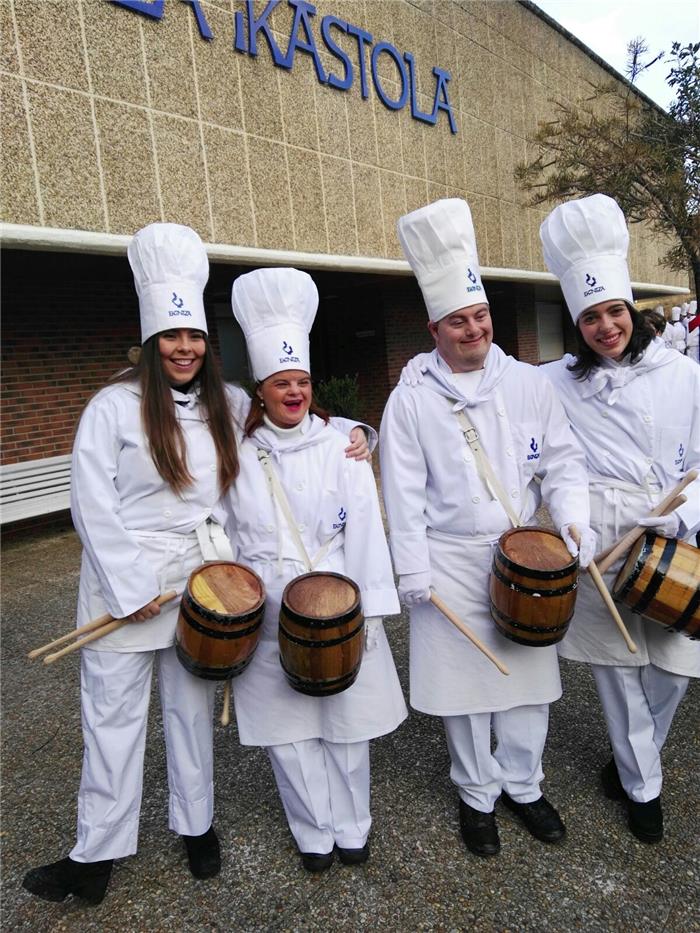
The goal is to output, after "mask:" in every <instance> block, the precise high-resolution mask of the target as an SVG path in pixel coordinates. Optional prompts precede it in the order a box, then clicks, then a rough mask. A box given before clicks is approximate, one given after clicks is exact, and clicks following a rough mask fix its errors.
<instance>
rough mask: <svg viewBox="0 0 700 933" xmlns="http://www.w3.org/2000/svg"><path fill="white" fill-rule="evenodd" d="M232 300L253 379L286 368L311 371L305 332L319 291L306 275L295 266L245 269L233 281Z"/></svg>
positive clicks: (314, 308) (311, 321) (316, 306)
mask: <svg viewBox="0 0 700 933" xmlns="http://www.w3.org/2000/svg"><path fill="white" fill-rule="evenodd" d="M231 304H232V306H233V313H234V315H235V317H236V320H237V321H238V323H239V324H240V325H241V327H242V329H243V334H244V335H245V339H246V343H247V345H248V356H249V357H250V364H251V368H252V370H253V378H254V379H255V380H256V381H257V382H262V380H263V379H267V377H268V376H271V375H272V374H273V373H278V372H281V371H282V370H285V369H301V370H303V371H304V372H307V373H309V372H311V362H310V354H309V331H310V330H311V325H312V324H313V322H314V318H315V317H316V311H317V309H318V290H317V288H316V285H315V284H314V280H313V279H312V278H311V276H310V275H307V274H306V272H300V271H299V269H256V270H255V271H254V272H247V273H246V274H245V275H240V276H239V277H238V278H237V279H236V280H235V282H234V283H233V290H232V292H231Z"/></svg>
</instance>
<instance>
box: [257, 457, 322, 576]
mask: <svg viewBox="0 0 700 933" xmlns="http://www.w3.org/2000/svg"><path fill="white" fill-rule="evenodd" d="M258 460H259V461H260V465H261V466H262V468H263V471H264V472H265V476H266V477H267V482H268V485H269V487H270V495H271V496H272V499H273V501H276V502H277V504H278V505H279V507H280V511H281V512H282V514H283V515H284V518H285V521H286V522H287V527H288V528H289V533H290V535H291V536H292V540H293V541H294V544H295V545H296V549H297V551H298V552H299V556H300V557H301V562H302V563H303V564H304V566H305V567H306V570H307V571H311V570H313V569H314V567H316V566H318V564H319V562H320V561H321V560H323V558H324V557H325V556H326V554H327V553H328V550H329V548H330V546H331V543H332V541H333V538H329V540H328V541H326V543H325V544H324V545H323V547H322V548H321V549H320V550H319V551H318V552H317V553H316V554H315V555H314V559H313V560H311V559H310V558H309V555H308V552H307V550H306V547H305V546H304V542H303V541H302V539H301V535H300V534H299V529H298V527H297V523H296V521H295V520H294V513H293V512H292V508H291V506H290V504H289V499H287V494H286V492H285V491H284V487H283V486H282V483H280V481H279V477H278V476H277V474H276V473H275V470H274V467H273V466H272V461H271V460H270V455H269V453H268V452H267V451H266V450H263V449H262V448H260V447H259V448H258Z"/></svg>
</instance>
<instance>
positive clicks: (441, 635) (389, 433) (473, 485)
mask: <svg viewBox="0 0 700 933" xmlns="http://www.w3.org/2000/svg"><path fill="white" fill-rule="evenodd" d="M550 389H551V386H549V385H548V384H547V380H546V379H545V378H544V377H543V376H542V375H541V374H540V373H539V372H538V371H537V370H536V369H535V368H534V367H532V366H529V365H527V364H525V363H520V362H517V361H516V360H514V359H513V358H512V357H507V356H506V355H505V354H504V353H503V351H502V350H501V349H500V348H499V347H497V346H496V345H495V344H494V345H492V347H491V349H490V350H489V353H488V355H487V357H486V361H485V368H484V375H483V377H482V379H481V382H480V384H479V388H478V390H477V392H476V394H475V395H474V396H473V397H472V398H469V399H466V398H465V397H464V396H461V393H460V389H459V388H458V387H457V386H455V385H454V384H453V383H452V382H451V381H450V372H449V368H448V367H447V365H446V364H445V362H444V361H443V360H442V359H441V358H440V356H439V354H438V353H437V351H433V353H432V354H430V356H429V357H428V370H427V372H426V375H425V379H424V381H423V383H422V384H421V385H418V386H415V387H410V386H407V385H399V386H397V387H396V388H395V389H394V391H393V392H392V393H391V396H390V397H389V401H388V403H387V407H386V409H385V412H384V417H383V419H382V427H381V430H380V444H381V447H380V450H381V465H382V489H383V494H384V501H385V504H386V510H387V517H388V520H389V529H390V541H391V549H392V555H393V558H394V566H395V569H396V571H397V573H399V574H410V573H418V572H421V571H429V572H430V577H431V585H432V586H433V588H434V589H435V591H436V592H437V594H438V595H439V596H441V597H442V598H443V599H444V600H445V602H446V603H447V604H448V605H449V606H450V607H451V608H452V609H453V610H454V611H455V612H456V613H457V615H458V616H460V617H461V618H462V619H463V620H464V621H465V622H466V623H467V625H469V626H470V627H471V628H472V629H473V630H474V631H475V633H476V634H477V635H478V636H479V638H481V639H482V640H483V641H484V642H486V644H487V646H488V647H490V648H491V649H492V650H493V651H494V653H495V654H497V655H498V656H499V657H500V658H501V659H502V660H503V661H504V663H505V664H506V665H507V666H508V667H509V668H510V670H511V674H510V676H508V677H504V676H503V675H502V674H500V673H499V672H498V671H497V670H496V668H495V667H493V666H492V665H491V664H490V662H489V661H488V660H487V659H486V658H485V657H484V656H483V655H482V654H481V653H480V652H478V651H477V650H476V649H475V648H474V647H473V646H472V645H471V644H470V643H469V642H468V641H467V640H466V638H465V637H464V636H463V635H461V634H460V633H459V632H457V631H456V630H455V629H454V628H453V627H452V626H451V625H450V623H449V622H447V621H446V620H444V619H443V618H442V617H441V616H440V615H439V614H438V613H437V610H435V609H434V608H433V607H432V606H431V605H420V606H416V607H414V608H413V609H412V610H411V657H410V664H411V704H412V705H413V706H414V707H416V708H417V709H420V710H422V711H423V712H427V713H432V714H434V715H441V716H443V715H461V714H465V713H477V712H487V711H496V710H504V709H511V708H513V707H516V706H522V705H534V704H540V703H547V702H550V701H552V700H554V699H556V698H557V697H558V696H559V695H560V694H561V685H560V681H559V671H558V666H557V658H556V649H555V648H554V647H553V646H549V647H537V648H532V647H529V646H524V645H519V644H516V643H515V642H511V641H509V640H507V639H506V638H504V637H503V636H502V635H500V633H499V632H498V631H497V630H496V627H495V625H494V623H493V621H492V620H491V617H490V611H489V596H488V576H489V571H490V567H491V559H492V550H493V546H494V545H495V543H496V542H497V541H498V538H499V537H500V535H501V534H502V533H503V532H504V531H506V530H508V529H509V528H510V527H511V524H510V521H509V519H508V517H507V516H506V513H505V511H504V509H503V507H502V506H501V504H500V502H498V500H495V499H493V498H492V497H491V496H490V494H489V493H488V491H487V490H486V489H485V488H484V485H483V483H482V481H481V479H480V477H479V475H478V473H477V470H476V466H475V464H474V457H473V454H472V451H471V449H470V448H469V446H468V445H467V443H466V441H465V439H464V436H463V434H462V431H461V429H460V426H459V422H458V420H457V417H456V416H455V414H454V410H455V408H459V407H464V408H466V411H467V415H468V418H469V420H470V421H471V422H472V423H473V424H474V426H475V428H476V429H477V431H478V433H479V437H480V441H481V444H482V447H483V448H484V450H485V452H486V455H487V457H488V459H489V461H490V463H491V466H492V468H493V470H494V472H495V473H496V475H497V476H498V478H499V479H500V481H501V484H502V485H503V487H504V488H505V491H506V494H507V495H508V496H510V498H511V503H512V505H513V508H514V510H515V511H516V513H519V514H520V517H521V521H522V522H523V523H527V522H529V521H530V520H531V519H532V517H533V515H534V513H535V510H536V509H537V507H538V505H539V504H540V492H541V495H542V497H543V499H544V501H545V502H546V504H547V505H548V507H549V509H550V512H551V514H552V517H553V520H554V523H555V525H556V526H557V528H558V527H560V526H561V525H563V524H568V523H571V522H575V523H578V524H580V525H587V524H588V519H589V510H588V497H587V495H586V489H585V482H586V476H585V467H584V457H583V453H582V452H581V450H580V449H579V447H578V445H577V443H576V441H575V440H574V437H573V435H572V432H571V429H570V427H569V424H568V421H567V419H566V416H565V414H564V411H563V409H562V407H561V405H560V404H559V402H558V401H557V399H556V397H555V394H554V392H552V391H550ZM536 477H537V478H539V479H541V481H542V484H541V489H540V487H538V485H537V483H536V482H535V478H536Z"/></svg>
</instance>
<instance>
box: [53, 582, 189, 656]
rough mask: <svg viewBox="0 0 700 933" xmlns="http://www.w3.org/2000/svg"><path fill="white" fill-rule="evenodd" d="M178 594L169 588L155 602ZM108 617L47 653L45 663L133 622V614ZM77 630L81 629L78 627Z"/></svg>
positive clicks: (164, 600)
mask: <svg viewBox="0 0 700 933" xmlns="http://www.w3.org/2000/svg"><path fill="white" fill-rule="evenodd" d="M176 596H177V593H176V592H175V590H169V591H168V592H167V593H163V595H162V596H158V598H157V599H155V600H153V602H156V603H158V605H159V606H162V605H163V604H164V603H169V602H170V600H171V599H175V597H176ZM108 618H109V619H110V620H111V621H108V622H106V623H103V624H101V625H100V626H98V627H97V628H95V625H94V623H95V622H98V621H100V619H95V620H93V622H89V623H88V626H89V628H90V630H89V631H88V634H87V635H85V637H84V638H81V639H80V640H79V641H73V643H72V644H70V645H68V646H67V647H66V648H62V649H61V650H60V651H55V652H54V653H53V654H47V655H46V657H45V658H44V664H53V662H54V661H58V659H59V658H62V657H64V656H65V655H67V654H71V653H72V652H73V651H78V649H79V648H82V647H84V646H85V645H88V644H90V642H93V641H97V639H98V638H102V637H103V636H104V635H109V634H110V632H115V631H116V630H117V629H118V628H121V627H122V626H123V625H129V624H131V616H127V617H126V618H125V619H115V618H114V616H109V617H108ZM88 626H81V628H82V629H83V632H84V631H86V630H87V629H88ZM76 631H79V630H78V629H76ZM37 650H39V649H37ZM42 650H43V649H42Z"/></svg>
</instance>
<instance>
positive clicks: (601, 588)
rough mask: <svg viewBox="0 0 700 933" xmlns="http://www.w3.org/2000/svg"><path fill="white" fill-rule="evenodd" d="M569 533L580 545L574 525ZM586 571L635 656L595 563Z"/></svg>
mask: <svg viewBox="0 0 700 933" xmlns="http://www.w3.org/2000/svg"><path fill="white" fill-rule="evenodd" d="M569 533H570V535H571V537H572V538H573V539H574V541H575V542H576V544H580V543H581V536H580V535H579V533H578V528H577V527H576V525H569ZM586 570H587V571H588V573H589V574H590V577H591V580H593V583H594V584H595V588H596V589H597V590H598V592H599V593H600V595H601V598H602V600H603V602H604V603H605V605H606V607H607V609H608V612H609V613H610V615H611V616H612V619H613V622H614V623H615V625H616V626H617V627H618V629H619V630H620V634H621V635H622V637H623V638H624V640H625V644H626V645H627V647H628V648H629V650H630V651H631V652H632V654H636V653H637V646H636V645H635V643H634V642H633V641H632V639H631V638H630V633H629V632H628V631H627V626H626V625H625V623H624V621H623V619H622V616H621V615H620V613H619V612H618V609H617V606H616V605H615V603H614V602H613V598H612V596H611V595H610V593H609V592H608V588H607V586H606V585H605V581H604V580H603V578H602V576H601V574H600V570H599V569H598V567H597V566H596V562H595V561H594V560H592V561H591V562H590V564H589V565H588V567H586Z"/></svg>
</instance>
